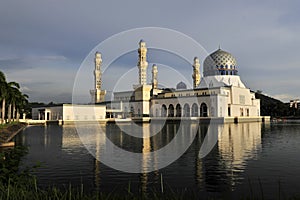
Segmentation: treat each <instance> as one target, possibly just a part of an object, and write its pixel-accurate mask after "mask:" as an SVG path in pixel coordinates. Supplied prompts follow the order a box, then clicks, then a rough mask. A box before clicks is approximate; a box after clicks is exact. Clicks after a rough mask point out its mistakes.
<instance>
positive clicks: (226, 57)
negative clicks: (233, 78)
mask: <svg viewBox="0 0 300 200" xmlns="http://www.w3.org/2000/svg"><path fill="white" fill-rule="evenodd" d="M236 65H237V64H236V60H235V58H234V57H233V55H231V54H230V53H228V52H226V51H223V50H221V49H218V50H217V51H215V52H213V53H211V54H210V55H209V56H207V57H206V58H205V60H204V63H203V75H204V76H212V75H237V69H236V68H237V66H236Z"/></svg>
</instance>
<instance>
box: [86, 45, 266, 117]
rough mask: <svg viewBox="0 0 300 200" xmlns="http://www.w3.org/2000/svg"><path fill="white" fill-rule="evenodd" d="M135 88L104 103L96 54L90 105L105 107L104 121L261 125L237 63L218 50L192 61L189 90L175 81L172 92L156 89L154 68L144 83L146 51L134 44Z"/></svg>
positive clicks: (156, 72)
mask: <svg viewBox="0 0 300 200" xmlns="http://www.w3.org/2000/svg"><path fill="white" fill-rule="evenodd" d="M138 53H139V59H138V63H137V67H138V69H139V83H138V84H137V85H134V87H133V90H132V91H124V92H115V93H114V99H113V101H110V102H105V101H104V99H105V98H104V96H105V94H106V92H105V91H104V90H101V83H102V82H101V72H100V71H99V70H100V69H101V61H102V59H101V54H100V53H99V52H96V54H95V73H94V74H95V90H93V91H92V92H91V94H92V102H95V103H99V104H102V105H103V104H105V105H106V113H107V115H106V117H107V118H132V119H138V118H149V119H160V118H166V117H167V118H168V119H172V120H176V119H182V118H184V119H202V118H203V119H204V118H206V119H207V118H208V119H211V118H219V119H223V120H224V121H227V122H231V121H232V122H233V121H235V122H238V121H263V120H264V119H265V118H264V117H261V116H260V100H259V99H256V98H255V94H254V92H252V91H250V89H249V88H247V87H246V86H245V85H244V83H243V82H242V81H241V79H240V76H239V75H238V71H237V62H236V59H235V58H234V57H233V56H232V55H231V54H230V53H228V52H226V51H223V50H221V49H220V48H219V49H218V50H216V51H215V52H213V53H211V54H210V55H209V56H208V57H207V58H206V59H205V60H204V62H203V76H201V74H200V61H199V59H198V58H197V57H195V58H194V64H193V66H192V67H193V74H192V78H193V88H191V89H188V88H187V86H186V84H185V83H183V82H180V83H178V84H177V87H176V89H168V88H167V89H166V88H159V87H158V79H157V75H158V71H159V67H158V66H156V65H153V66H152V83H151V84H147V68H148V62H147V47H146V43H145V41H143V40H141V41H140V42H139V49H138Z"/></svg>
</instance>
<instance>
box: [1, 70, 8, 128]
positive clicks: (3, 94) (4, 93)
mask: <svg viewBox="0 0 300 200" xmlns="http://www.w3.org/2000/svg"><path fill="white" fill-rule="evenodd" d="M6 96H7V82H6V77H5V74H4V73H3V72H1V71H0V100H1V101H2V109H1V110H2V112H1V124H3V123H4V121H5V98H6Z"/></svg>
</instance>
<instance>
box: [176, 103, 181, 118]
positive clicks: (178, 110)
mask: <svg viewBox="0 0 300 200" xmlns="http://www.w3.org/2000/svg"><path fill="white" fill-rule="evenodd" d="M176 117H181V106H180V104H177V105H176Z"/></svg>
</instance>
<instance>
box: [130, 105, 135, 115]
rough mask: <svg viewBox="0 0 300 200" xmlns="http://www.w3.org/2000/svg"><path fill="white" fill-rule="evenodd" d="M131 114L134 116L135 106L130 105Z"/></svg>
mask: <svg viewBox="0 0 300 200" xmlns="http://www.w3.org/2000/svg"><path fill="white" fill-rule="evenodd" d="M130 115H131V116H132V117H134V108H133V106H131V107H130Z"/></svg>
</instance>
